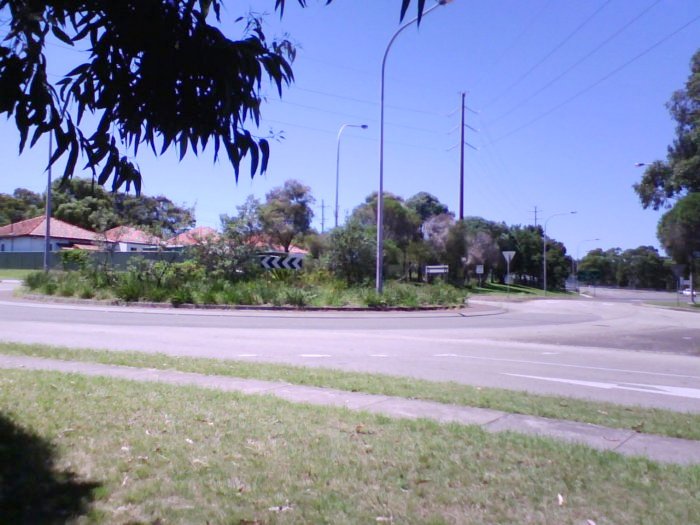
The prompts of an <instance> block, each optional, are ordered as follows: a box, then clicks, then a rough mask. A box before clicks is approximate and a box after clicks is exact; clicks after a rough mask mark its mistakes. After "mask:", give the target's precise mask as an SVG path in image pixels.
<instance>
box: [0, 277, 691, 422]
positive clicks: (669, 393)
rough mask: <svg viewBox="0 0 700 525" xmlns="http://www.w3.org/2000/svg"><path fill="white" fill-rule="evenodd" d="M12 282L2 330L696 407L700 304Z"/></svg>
mask: <svg viewBox="0 0 700 525" xmlns="http://www.w3.org/2000/svg"><path fill="white" fill-rule="evenodd" d="M3 288H5V291H4V292H3V291H2V289H3ZM8 289H9V286H8V285H7V284H6V283H0V340H2V341H15V342H24V343H46V344H54V345H60V346H74V347H92V348H105V349H110V350H139V351H144V352H163V353H168V354H171V355H181V356H196V357H215V358H222V359H236V360H249V361H258V362H279V363H288V364H294V365H303V366H319V367H329V368H336V369H342V370H353V371H363V372H379V373H384V374H392V375H401V376H410V377H417V378H424V379H431V380H440V381H448V380H449V381H456V382H460V383H467V384H472V385H477V386H484V387H500V388H509V389H514V390H525V391H530V392H536V393H544V394H558V395H566V396H573V397H579V398H585V399H594V400H600V401H610V402H615V403H622V404H632V405H636V404H639V405H644V406H650V407H660V408H667V409H672V410H678V411H692V412H698V413H700V314H699V313H694V312H682V311H674V310H667V309H660V308H653V307H649V306H645V305H643V304H641V303H640V302H639V300H638V299H635V298H633V299H621V298H619V297H616V298H610V297H608V298H600V297H597V298H596V299H587V300H586V299H582V300H539V301H530V302H522V303H518V302H508V303H494V302H490V303H488V304H486V305H483V304H475V305H474V307H473V308H468V309H465V310H463V311H443V312H411V313H391V312H379V313H378V312H347V313H346V312H321V313H319V312H308V313H296V312H253V311H195V310H161V309H147V308H134V307H129V308H117V307H89V306H74V305H58V304H40V303H30V302H25V301H16V300H13V299H12V298H11V295H10V293H9V292H8V291H7V290H8ZM644 300H648V299H644ZM475 314H478V315H475Z"/></svg>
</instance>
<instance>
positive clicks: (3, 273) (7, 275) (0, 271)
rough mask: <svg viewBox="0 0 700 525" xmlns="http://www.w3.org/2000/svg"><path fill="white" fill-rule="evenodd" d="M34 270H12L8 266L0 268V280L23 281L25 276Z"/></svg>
mask: <svg viewBox="0 0 700 525" xmlns="http://www.w3.org/2000/svg"><path fill="white" fill-rule="evenodd" d="M33 271H34V270H14V269H10V268H0V281H2V280H3V279H19V280H21V281H23V280H24V279H26V278H27V275H29V274H30V273H32V272H33Z"/></svg>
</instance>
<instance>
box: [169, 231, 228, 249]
mask: <svg viewBox="0 0 700 525" xmlns="http://www.w3.org/2000/svg"><path fill="white" fill-rule="evenodd" d="M219 237H220V235H219V232H217V231H216V230H215V229H214V228H210V227H209V226H199V227H197V228H193V229H192V230H188V231H186V232H184V233H181V234H180V235H176V236H175V237H173V238H171V239H168V240H167V241H166V244H167V245H168V246H170V247H185V246H193V245H195V244H201V243H203V242H206V241H216V240H217V239H219Z"/></svg>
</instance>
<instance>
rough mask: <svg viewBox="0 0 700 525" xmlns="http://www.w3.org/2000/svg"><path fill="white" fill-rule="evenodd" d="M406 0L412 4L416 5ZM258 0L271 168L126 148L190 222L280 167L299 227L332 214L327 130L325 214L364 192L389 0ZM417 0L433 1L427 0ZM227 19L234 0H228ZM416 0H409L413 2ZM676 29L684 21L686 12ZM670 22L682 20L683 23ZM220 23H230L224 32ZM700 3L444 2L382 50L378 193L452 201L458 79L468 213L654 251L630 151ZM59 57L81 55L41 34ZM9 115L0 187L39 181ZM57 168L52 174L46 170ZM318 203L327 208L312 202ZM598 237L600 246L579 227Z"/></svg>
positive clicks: (580, 241) (391, 14) (645, 156)
mask: <svg viewBox="0 0 700 525" xmlns="http://www.w3.org/2000/svg"><path fill="white" fill-rule="evenodd" d="M414 3H415V2H414ZM273 4H274V2H273V0H258V1H256V2H250V6H251V9H253V10H256V11H258V12H260V11H262V10H266V11H267V12H269V13H270V16H269V17H267V22H266V24H267V25H266V27H267V33H268V35H277V36H283V35H284V34H288V35H289V37H290V38H291V39H292V40H293V41H294V42H295V43H296V44H297V45H298V48H299V49H298V56H297V60H296V62H295V64H294V70H295V76H296V82H295V84H294V85H292V86H291V87H290V88H289V89H288V90H287V91H286V92H285V93H284V94H283V97H282V99H281V100H280V99H279V97H277V95H276V92H275V90H273V89H268V90H266V92H267V93H268V103H267V105H266V106H264V107H263V124H262V126H261V127H262V130H261V131H262V132H263V133H264V132H267V131H268V130H269V129H273V130H274V131H276V132H282V133H283V135H284V140H282V141H280V142H274V143H273V145H272V159H271V162H270V167H269V171H268V173H267V174H266V175H264V176H263V177H259V176H256V177H255V178H254V179H252V180H251V179H250V177H249V176H248V175H247V173H246V171H245V169H244V170H242V173H241V176H240V179H239V181H238V183H236V181H235V179H234V176H233V172H232V169H231V168H230V166H229V165H228V164H226V163H225V162H220V163H218V164H214V163H213V162H212V153H211V152H205V153H204V154H202V155H200V157H198V158H196V157H187V158H186V159H185V160H184V161H183V162H178V161H177V158H176V155H175V153H174V152H169V153H166V154H165V155H164V156H163V157H160V158H154V157H153V156H152V155H151V154H150V153H149V152H147V151H146V150H145V149H143V150H142V151H140V152H139V156H138V158H137V159H136V161H137V163H138V164H139V166H140V168H141V170H142V173H143V174H144V192H145V193H147V194H149V195H156V194H164V195H166V196H168V197H169V198H171V199H172V200H174V201H175V202H178V203H184V204H187V205H194V206H195V211H196V216H197V220H198V224H200V225H209V226H215V227H216V226H218V224H219V215H220V214H221V213H229V214H231V213H235V208H236V206H237V205H240V204H241V203H243V201H244V200H245V198H246V197H247V196H248V195H249V194H254V195H256V196H258V197H260V198H264V195H265V193H266V192H267V191H269V190H270V189H271V188H273V187H275V186H279V185H282V184H283V183H284V181H285V180H287V179H292V178H293V179H298V180H300V181H302V182H304V183H305V184H307V185H308V186H310V187H311V189H312V192H313V194H314V196H315V197H316V201H317V202H316V208H315V213H316V216H315V219H314V225H315V226H316V227H317V228H318V229H319V230H320V229H321V222H322V216H324V215H325V228H326V229H328V228H330V227H331V226H332V225H333V203H334V195H335V167H336V136H337V133H338V130H339V128H340V126H342V125H343V124H346V123H350V124H367V125H368V126H369V128H368V129H367V130H360V129H355V128H349V129H347V130H346V131H345V132H344V133H343V137H342V141H341V169H340V176H341V183H340V206H339V208H340V217H341V221H342V219H343V218H344V217H345V216H346V215H347V214H348V213H350V212H351V210H352V209H353V208H354V207H355V206H356V205H358V204H359V203H361V202H362V201H363V200H364V198H365V197H366V196H367V195H368V194H370V193H371V192H373V191H376V190H377V187H378V176H379V161H378V158H379V141H378V138H379V104H378V102H379V93H380V69H381V60H382V56H383V54H384V50H385V48H386V45H387V43H388V41H389V39H390V38H391V36H392V34H393V33H394V31H395V30H396V29H397V28H398V27H399V21H398V15H399V5H400V2H399V0H335V1H334V2H333V3H332V4H331V5H329V6H325V5H324V2H322V1H320V0H319V1H316V0H310V1H309V4H310V5H309V7H307V8H306V9H301V8H300V7H298V6H297V5H296V3H294V2H292V1H291V0H289V2H288V6H287V10H286V12H285V16H284V18H282V19H281V20H280V19H279V17H278V16H277V15H276V14H273V12H272V8H273ZM428 4H430V0H428ZM226 5H227V7H228V9H229V11H230V12H227V13H226V17H225V19H224V27H225V30H227V29H228V28H230V29H231V31H230V34H232V35H235V34H236V31H237V29H236V28H237V27H238V26H234V23H233V19H234V18H235V17H236V16H238V15H240V14H243V13H244V12H245V5H246V2H243V1H240V0H237V1H235V2H232V1H228V2H226ZM412 9H413V8H412ZM688 24H689V25H688ZM684 26H685V27H684ZM227 32H229V31H227ZM698 35H700V4H699V3H698V2H697V0H528V1H522V0H493V1H485V0H481V1H474V0H471V1H470V0H454V1H453V2H452V3H451V4H449V5H446V6H443V7H440V8H438V9H436V10H435V11H434V12H432V13H431V14H430V15H428V16H427V17H426V18H425V19H424V21H423V23H422V24H421V26H420V28H418V29H417V28H410V29H408V30H406V31H404V32H403V33H402V34H401V35H400V36H399V37H398V39H397V40H396V42H395V44H394V46H393V47H392V50H391V52H390V54H389V57H388V63H387V76H386V128H385V140H386V145H385V171H384V177H385V179H384V187H385V190H386V191H390V192H393V193H396V194H398V195H400V196H402V197H404V198H408V197H410V196H411V195H413V194H415V193H417V192H419V191H428V192H430V193H432V194H434V195H436V196H437V197H438V198H439V199H440V200H441V201H443V202H444V203H446V204H447V205H448V206H449V207H450V209H451V210H452V211H455V212H457V209H458V205H459V149H458V148H455V146H457V145H458V144H459V112H458V111H457V112H455V110H457V109H458V108H459V105H460V92H461V91H466V92H467V105H468V106H469V108H470V109H471V110H473V111H468V112H467V123H468V124H469V125H470V126H472V127H473V128H475V129H477V130H478V131H472V130H467V133H466V140H467V141H468V142H469V143H470V144H471V145H473V146H475V147H476V148H478V150H473V149H471V148H467V149H466V162H465V173H466V181H465V188H466V189H465V215H478V216H482V217H485V218H487V219H490V220H495V221H504V222H506V223H507V224H532V223H533V222H534V213H533V211H534V209H535V207H537V209H538V222H539V223H540V224H541V223H542V222H543V221H544V220H546V219H547V218H549V217H551V216H552V215H555V214H559V213H562V212H568V211H572V210H576V211H577V214H576V215H570V216H557V217H554V218H552V219H551V220H550V221H549V223H548V233H549V234H550V235H551V236H553V237H554V238H556V239H557V240H560V241H563V242H564V243H565V244H566V246H567V248H568V250H569V252H570V253H572V254H574V255H576V254H577V252H579V254H580V255H581V256H582V255H583V254H584V253H585V251H586V250H589V249H592V248H594V247H601V248H604V249H607V248H612V247H620V248H623V249H625V248H632V247H636V246H639V245H642V244H643V245H653V246H657V247H658V241H657V239H656V224H657V222H658V219H659V217H660V212H654V211H652V210H643V209H642V208H641V206H640V204H639V201H638V198H637V196H636V194H635V193H634V192H633V190H632V184H634V183H635V182H636V181H638V180H639V178H640V177H641V175H642V171H641V169H640V168H636V167H635V166H634V164H635V162H640V161H641V162H644V161H652V160H655V159H659V158H664V157H665V152H666V147H667V145H668V144H669V143H670V142H671V141H672V139H673V135H674V131H673V128H674V124H673V121H672V120H671V118H670V116H669V115H668V112H667V110H666V108H665V103H666V101H667V100H668V99H669V97H670V96H671V94H672V92H673V91H674V90H676V89H679V88H681V87H682V86H683V84H684V82H685V80H686V79H687V77H688V74H689V61H690V58H691V56H692V54H693V53H694V52H695V51H696V50H697V49H698V48H699V47H700V38H698ZM50 58H51V60H52V61H54V63H55V64H56V66H55V68H54V69H53V71H54V73H56V74H57V73H59V72H60V71H61V70H62V67H60V66H61V65H65V64H66V63H70V62H71V61H75V60H76V59H79V58H80V55H79V54H78V53H77V52H75V51H71V50H68V49H65V48H64V47H60V46H52V47H51V57H50ZM17 144H18V140H17V133H16V131H15V129H14V125H13V123H12V122H3V123H2V124H0V154H1V155H2V158H3V169H2V173H3V175H2V177H0V192H5V193H11V192H12V191H13V190H14V189H15V188H16V187H20V186H21V187H27V188H29V189H32V190H34V191H42V190H43V188H44V187H45V173H44V172H43V168H44V165H45V161H46V155H47V144H42V143H41V142H39V143H38V144H37V146H36V147H35V148H34V149H33V150H31V151H29V152H27V153H25V154H23V155H22V156H21V157H18V155H17ZM55 171H58V170H55ZM322 204H325V208H324V209H323V210H322ZM595 238H599V239H600V240H599V241H589V239H595Z"/></svg>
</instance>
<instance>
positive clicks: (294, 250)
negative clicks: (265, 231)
mask: <svg viewBox="0 0 700 525" xmlns="http://www.w3.org/2000/svg"><path fill="white" fill-rule="evenodd" d="M247 243H248V244H249V245H252V246H255V248H256V249H258V250H259V251H260V252H261V253H285V251H284V247H282V246H280V245H279V244H274V243H273V242H271V241H270V240H269V239H268V238H267V237H266V236H264V235H253V236H252V237H250V238H249V239H248V240H247ZM287 253H290V254H294V255H308V253H309V251H308V250H305V249H304V248H301V247H300V246H297V245H296V244H290V245H289V252H287Z"/></svg>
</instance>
